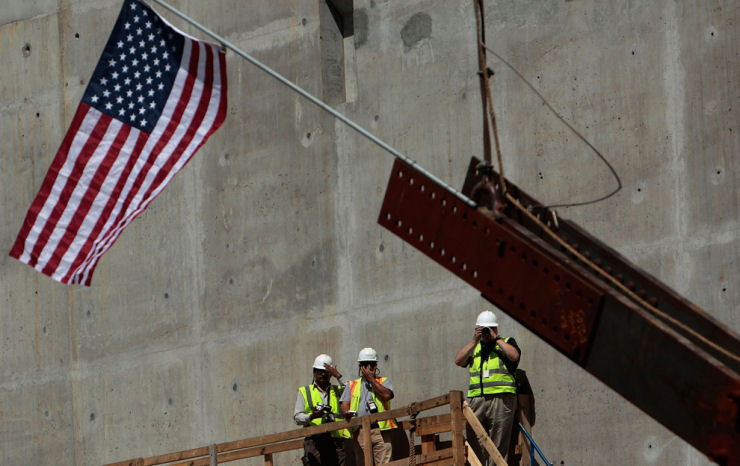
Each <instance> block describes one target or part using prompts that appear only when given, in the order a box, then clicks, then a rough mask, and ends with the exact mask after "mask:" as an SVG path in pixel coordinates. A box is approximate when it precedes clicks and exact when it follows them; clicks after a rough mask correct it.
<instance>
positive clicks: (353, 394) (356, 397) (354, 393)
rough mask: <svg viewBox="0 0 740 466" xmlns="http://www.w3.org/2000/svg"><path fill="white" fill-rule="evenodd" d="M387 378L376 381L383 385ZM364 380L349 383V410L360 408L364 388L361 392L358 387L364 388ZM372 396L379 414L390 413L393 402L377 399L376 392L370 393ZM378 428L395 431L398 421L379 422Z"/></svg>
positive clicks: (379, 378)
mask: <svg viewBox="0 0 740 466" xmlns="http://www.w3.org/2000/svg"><path fill="white" fill-rule="evenodd" d="M385 379H386V377H378V378H377V379H376V380H377V381H378V383H379V384H381V385H382V384H383V382H385ZM361 382H362V379H357V380H352V381H350V383H349V396H350V402H349V410H350V411H358V410H359V407H360V395H361V394H362V388H360V389H359V390H358V389H357V388H358V387H362V383H361ZM370 396H372V397H373V401H374V402H375V406H377V407H378V412H379V413H382V412H385V411H388V410H389V409H391V402H390V401H382V400H381V399H380V398H378V397H377V395H376V394H375V390H371V391H370ZM378 427H379V428H380V430H388V429H395V428H396V427H397V425H396V421H395V420H393V419H386V420H385V421H378Z"/></svg>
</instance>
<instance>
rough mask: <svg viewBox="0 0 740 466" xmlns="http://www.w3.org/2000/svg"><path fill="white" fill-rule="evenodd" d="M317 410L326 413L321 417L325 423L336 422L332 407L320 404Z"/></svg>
mask: <svg viewBox="0 0 740 466" xmlns="http://www.w3.org/2000/svg"><path fill="white" fill-rule="evenodd" d="M316 409H318V410H319V411H323V412H324V415H323V416H322V417H321V419H322V420H323V422H334V413H332V412H331V406H329V405H325V404H323V403H319V404H317V405H316Z"/></svg>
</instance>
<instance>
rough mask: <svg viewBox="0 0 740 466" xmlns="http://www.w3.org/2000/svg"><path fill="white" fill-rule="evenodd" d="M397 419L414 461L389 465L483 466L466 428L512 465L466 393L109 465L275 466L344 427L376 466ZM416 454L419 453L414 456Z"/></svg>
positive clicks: (497, 459) (503, 465)
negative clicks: (378, 433)
mask: <svg viewBox="0 0 740 466" xmlns="http://www.w3.org/2000/svg"><path fill="white" fill-rule="evenodd" d="M445 405H447V406H449V409H450V412H449V413H445V414H438V415H431V416H427V417H421V416H419V415H420V414H421V413H422V412H424V411H428V410H431V409H434V408H439V407H441V406H445ZM390 418H395V419H396V421H397V423H398V425H399V429H403V430H404V431H408V432H409V440H410V442H413V443H414V446H415V447H414V448H413V449H411V448H410V449H409V451H408V452H406V454H407V455H409V456H411V455H412V454H413V456H414V457H413V458H409V457H406V458H403V459H398V460H395V461H393V462H391V463H389V466H401V465H408V464H410V460H411V462H413V464H416V465H455V466H458V465H459V466H462V465H464V464H465V462H466V461H469V462H470V464H473V465H475V464H480V462H479V461H478V459H477V458H475V457H474V456H475V455H474V454H473V453H472V450H471V449H470V447H469V445H467V442H465V440H464V438H463V431H464V430H465V425H466V423H469V424H470V425H471V427H472V428H473V430H474V431H475V433H476V435H477V437H478V440H479V442H480V444H481V445H483V446H484V447H485V448H486V450H487V451H488V452H489V454H490V455H491V457H492V458H494V460H495V462H496V464H497V465H500V466H506V463H505V462H504V461H503V459H502V458H501V455H500V454H499V452H498V450H496V447H495V446H494V445H493V443H492V442H491V440H490V438H488V435H486V432H485V430H483V427H482V426H481V425H480V423H479V422H478V419H476V417H475V414H473V411H472V410H471V409H470V408H469V407H468V406H467V403H464V402H463V396H462V393H461V392H459V391H451V392H449V393H448V394H445V395H441V396H437V397H434V398H430V399H428V400H424V401H420V402H414V403H411V404H409V405H406V406H404V407H402V408H396V409H392V410H390V411H386V412H383V413H376V414H371V415H368V416H363V417H360V418H355V419H352V420H350V421H349V422H346V421H341V422H335V423H331V424H325V425H321V426H312V427H307V428H301V429H295V430H290V431H287V432H280V433H276V434H270V435H262V436H259V437H252V438H247V439H243V440H236V441H232V442H225V443H219V444H213V445H209V446H204V447H200V448H194V449H191V450H183V451H178V452H174V453H167V454H164V455H158V456H151V457H148V458H134V459H130V460H126V461H120V462H117V463H111V464H109V465H106V466H154V465H168V466H213V465H217V464H222V463H228V462H230V461H236V460H240V459H244V458H254V457H260V456H262V457H264V461H265V465H269V466H272V465H273V464H274V462H273V454H275V453H279V452H285V451H291V450H300V449H302V448H303V438H304V437H306V436H309V435H316V434H320V433H324V432H330V431H332V430H337V429H343V428H352V429H357V428H359V433H358V436H357V440H358V442H359V443H360V444H361V445H364V446H366V447H365V448H363V449H362V450H363V455H364V463H365V464H366V465H372V464H373V459H372V448H370V425H371V424H372V423H373V422H377V421H383V420H386V419H390ZM446 432H450V434H451V440H449V441H445V442H441V441H440V440H439V434H441V433H446ZM417 437H418V438H420V440H421V443H420V445H418V446H417V445H416V438H417ZM412 452H413V453H412Z"/></svg>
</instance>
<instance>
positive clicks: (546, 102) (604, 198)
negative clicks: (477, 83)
mask: <svg viewBox="0 0 740 466" xmlns="http://www.w3.org/2000/svg"><path fill="white" fill-rule="evenodd" d="M481 45H482V46H483V48H485V49H486V50H487V51H489V52H491V54H493V56H495V57H496V58H497V59H498V60H499V61H501V63H503V64H504V65H506V66H507V67H508V68H509V69H510V70H511V71H513V72H514V74H516V76H517V77H518V78H519V79H521V80H522V81H524V83H525V84H526V85H527V87H529V89H530V90H531V91H532V92H534V93H535V94H536V95H537V97H539V98H540V100H542V103H543V104H544V105H545V106H546V107H547V108H548V109H549V110H550V111H551V112H552V113H553V114H554V115H555V117H557V119H558V120H560V121H561V122H562V123H563V124H564V125H565V126H566V127H567V128H568V129H569V130H571V131H572V132H573V134H575V135H576V136H577V137H578V139H580V140H581V141H583V143H584V144H586V145H587V146H588V147H589V148H590V149H591V150H592V151H593V152H594V153H595V154H596V155H597V156H598V157H599V159H601V161H602V162H604V164H605V165H606V166H607V168H608V169H609V171H610V172H611V174H612V175H613V176H614V179H615V180H616V181H617V187H616V188H615V189H614V190H613V191H612V192H610V193H607V194H605V195H603V196H601V197H598V198H596V199H591V200H588V201H581V202H571V203H561V204H551V205H546V206H542V208H543V209H554V208H556V207H576V206H584V205H589V204H596V203H597V202H601V201H604V200H606V199H608V198H610V197H611V196H613V195H615V194H617V193H618V192H619V191H620V190H621V189H622V180H621V179H620V178H619V174H617V171H616V170H615V169H614V167H613V166H612V164H611V163H609V161H608V160H607V159H606V157H605V156H604V154H602V153H601V151H600V150H599V149H597V148H596V147H594V145H593V144H591V142H589V141H588V139H586V138H585V137H584V136H583V135H582V134H581V133H580V132H579V131H578V130H576V129H575V128H574V127H573V125H571V124H570V123H568V121H567V120H566V119H565V118H564V117H563V116H562V115H560V113H558V111H557V110H555V109H554V108H553V106H552V105H550V102H548V101H547V99H545V97H544V96H543V95H542V93H540V91H538V90H537V88H535V87H534V85H533V84H532V83H530V82H529V80H527V78H525V77H524V76H523V75H522V74H521V73H520V72H519V70H517V69H516V68H515V67H514V66H513V65H512V64H511V63H509V62H508V61H507V60H506V59H505V58H504V57H502V56H501V55H500V54H498V53H497V52H496V51H495V50H493V49H491V48H490V47H489V46H487V45H486V44H485V43H481Z"/></svg>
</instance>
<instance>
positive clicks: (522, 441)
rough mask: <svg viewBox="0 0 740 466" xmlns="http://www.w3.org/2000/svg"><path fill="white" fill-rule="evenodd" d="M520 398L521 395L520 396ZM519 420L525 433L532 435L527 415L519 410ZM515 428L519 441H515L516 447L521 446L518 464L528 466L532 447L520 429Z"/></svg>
mask: <svg viewBox="0 0 740 466" xmlns="http://www.w3.org/2000/svg"><path fill="white" fill-rule="evenodd" d="M520 396H521V395H520ZM519 414H520V416H519V420H520V421H521V423H522V425H523V426H524V428H525V429H527V432H529V434H530V435H532V426H530V425H529V419H528V418H527V415H526V414H525V412H524V411H523V410H519ZM518 427H519V426H517V429H516V432H517V434H518V435H519V437H518V438H519V440H518V441H517V446H521V455H522V457H521V460H520V461H519V464H520V465H521V466H530V456H531V455H532V453H531V451H532V445H530V444H529V440H527V437H526V436H525V435H524V433H523V432H522V430H521V429H519V428H518Z"/></svg>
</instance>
